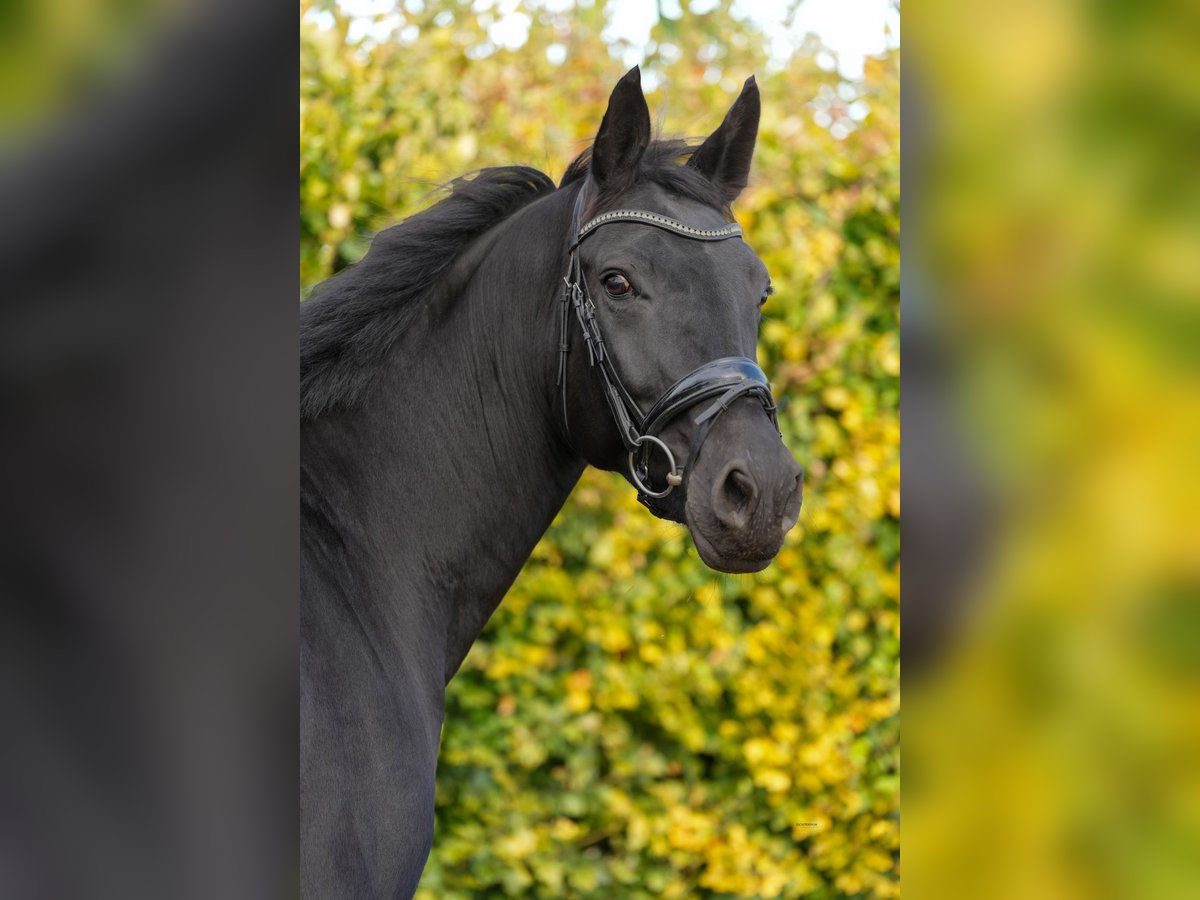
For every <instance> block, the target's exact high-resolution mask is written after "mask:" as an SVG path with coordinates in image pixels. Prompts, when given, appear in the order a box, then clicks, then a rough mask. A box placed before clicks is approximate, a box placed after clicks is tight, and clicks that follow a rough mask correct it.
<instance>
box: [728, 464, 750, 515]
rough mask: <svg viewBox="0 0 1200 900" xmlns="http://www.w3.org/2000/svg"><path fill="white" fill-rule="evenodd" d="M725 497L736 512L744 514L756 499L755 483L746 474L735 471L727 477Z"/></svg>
mask: <svg viewBox="0 0 1200 900" xmlns="http://www.w3.org/2000/svg"><path fill="white" fill-rule="evenodd" d="M725 497H726V498H727V499H728V500H729V505H730V506H731V507H732V508H733V509H734V510H736V511H737V512H744V511H745V509H746V507H747V506H749V505H750V501H751V500H753V499H754V482H753V481H751V480H750V477H749V476H748V475H747V474H746V473H745V472H742V471H741V470H739V469H734V470H733V471H732V472H730V473H729V474H728V475H727V476H726V477H725Z"/></svg>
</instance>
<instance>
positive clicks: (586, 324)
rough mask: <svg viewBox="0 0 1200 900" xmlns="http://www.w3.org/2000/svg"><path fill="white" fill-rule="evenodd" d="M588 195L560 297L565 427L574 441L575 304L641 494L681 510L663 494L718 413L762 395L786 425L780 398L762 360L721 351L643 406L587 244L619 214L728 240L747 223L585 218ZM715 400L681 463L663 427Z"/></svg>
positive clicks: (653, 504) (659, 510)
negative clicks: (610, 326) (621, 362)
mask: <svg viewBox="0 0 1200 900" xmlns="http://www.w3.org/2000/svg"><path fill="white" fill-rule="evenodd" d="M582 198H583V194H582V192H580V195H579V196H578V197H577V198H576V202H575V211H574V214H573V217H572V229H571V243H570V245H569V247H568V251H569V253H570V262H569V264H568V267H567V274H566V276H565V277H564V278H563V282H564V285H563V292H562V300H561V303H560V304H559V310H560V313H559V322H560V328H559V342H558V351H559V357H558V380H557V385H558V386H559V388H560V390H561V392H562V417H563V428H564V429H566V436H567V440H568V441H570V440H571V424H570V421H569V419H568V417H567V355H568V354H569V353H570V350H571V342H570V331H569V328H568V324H567V323H568V320H569V318H570V311H571V310H574V312H575V319H576V321H577V322H578V323H579V330H580V331H582V332H583V339H584V343H585V344H586V345H587V349H588V360H589V363H590V365H591V367H592V368H593V369H595V370H596V371H597V372H598V373H599V375H600V381H601V388H602V390H603V393H604V398H605V400H606V401H607V402H608V408H609V409H610V410H611V412H612V416H613V420H614V421H615V423H616V426H617V431H618V433H619V434H620V436H621V442H622V443H623V444H624V445H625V449H626V450H628V451H629V475H630V477H631V478H632V479H633V483H634V485H635V486H636V487H637V489H638V500H639V502H641V503H642V504H643V505H645V506H646V507H647V508H648V509H649V510H650V511H651V512H653V513H654V514H655V515H659V516H663V517H665V518H675V516H674V515H672V514H671V512H669V511H668V510H667V509H666V508H665V507H664V506H663V505H662V504H660V503H658V502H657V501H659V500H661V499H663V498H664V497H666V496H667V495H668V494H670V493H671V492H672V491H673V490H674V489H675V488H677V487H679V486H680V485H683V484H684V481H685V478H686V474H687V471H688V470H689V467H690V466H691V465H692V464H694V463H695V461H696V458H697V457H698V456H699V454H700V448H701V446H702V445H703V443H704V439H705V438H706V437H708V434H709V432H710V431H711V430H712V427H713V425H714V424H715V423H716V420H717V418H718V417H719V416H720V415H721V413H723V412H724V411H725V410H727V409H728V408H729V406H730V404H732V403H733V401H734V400H737V399H738V398H739V397H745V396H751V395H752V396H754V397H757V398H758V400H759V401H760V402H761V403H762V406H763V409H764V410H765V411H766V413H767V415H768V416H770V418H771V423H772V424H773V425H775V427H776V430H778V428H779V424H778V421H777V419H776V415H775V400H774V398H773V397H772V396H771V386H770V383H769V382H768V381H767V376H766V375H765V374H764V373H763V370H762V369H760V368H759V366H758V363H756V362H755V361H754V360H752V359H749V358H747V357H745V356H727V357H723V358H721V359H714V360H712V361H711V362H707V363H705V364H704V365H702V366H700V367H699V368H697V369H694V370H692V371H691V372H689V373H688V374H687V375H684V376H683V377H682V378H680V379H679V380H678V381H677V382H675V384H673V385H672V386H671V387H669V388H667V390H666V392H664V393H663V395H662V396H661V397H659V398H658V400H657V401H655V403H654V405H653V406H652V407H650V411H649V412H648V413H645V414H643V413H642V411H641V408H640V407H639V406H638V405H637V403H636V402H635V401H634V399H633V397H632V396H630V394H629V391H628V390H626V389H625V385H624V384H622V382H621V377H620V375H618V374H617V370H616V367H615V366H614V365H613V360H612V355H611V354H610V353H609V351H608V348H607V347H606V346H605V343H604V335H603V333H602V332H601V331H600V323H599V321H598V320H597V319H596V306H595V304H594V303H593V302H592V298H591V295H590V293H589V292H588V288H587V281H586V279H585V278H584V277H583V271H582V266H581V263H580V260H579V245H580V244H581V243H583V241H584V240H585V239H586V238H587V237H588V235H590V234H593V233H595V231H596V230H597V229H598V228H600V226H602V225H608V224H611V223H613V222H632V223H636V224H639V225H649V226H653V227H655V228H661V229H663V230H665V231H669V232H671V233H673V234H677V235H680V236H682V237H685V238H689V239H690V240H694V241H724V240H728V239H729V238H734V237H740V236H741V234H742V229H741V228H740V227H739V226H738V225H737V224H736V223H732V224H729V225H725V226H723V227H721V228H694V227H692V226H691V225H686V224H684V223H683V222H680V221H678V220H676V219H672V218H670V217H669V216H664V215H662V214H660V213H652V212H644V211H641V210H635V209H615V210H611V211H609V212H605V213H601V214H600V215H598V216H595V217H594V218H592V219H590V220H588V222H587V223H585V224H584V225H582V226H580V224H579V218H580V208H581V203H582ZM708 400H712V401H713V402H712V403H711V404H709V405H708V406H706V407H705V408H704V409H703V410H702V411H701V412H700V413H699V414H698V415H697V416H695V417H694V418H693V420H692V421H693V424H694V425H695V430H694V432H693V433H692V440H691V446H690V447H689V449H688V456H687V459H686V460H684V464H683V466H682V467H681V466H680V465H678V464H677V463H676V461H675V455H674V454H673V453H672V452H671V448H670V447H668V446H667V444H666V442H665V441H664V440H663V439H662V436H661V435H662V432H663V429H665V428H666V426H667V425H668V424H669V423H670V422H671V421H673V420H674V419H675V418H676V417H678V416H679V415H680V414H682V413H683V412H684V411H686V410H689V409H691V408H692V407H694V406H698V405H700V404H701V403H705V402H706V401H708ZM652 447H657V448H658V449H659V450H661V451H662V453H663V455H664V456H665V457H666V461H667V475H666V486H665V487H663V488H662V490H657V491H656V490H654V489H653V488H652V486H651V485H650V484H649V477H650V476H649V467H650V450H651V448H652ZM686 490H687V488H686V486H685V487H684V491H685V492H686Z"/></svg>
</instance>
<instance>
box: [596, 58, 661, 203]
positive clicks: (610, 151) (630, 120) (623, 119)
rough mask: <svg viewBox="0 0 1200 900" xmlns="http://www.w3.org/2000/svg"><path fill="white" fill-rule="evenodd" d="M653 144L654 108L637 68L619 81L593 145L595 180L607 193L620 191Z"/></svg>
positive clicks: (631, 177) (630, 179)
mask: <svg viewBox="0 0 1200 900" xmlns="http://www.w3.org/2000/svg"><path fill="white" fill-rule="evenodd" d="M649 144H650V109H649V107H647V106H646V98H645V97H644V96H643V95H642V72H641V69H639V68H638V67H637V66H634V67H633V68H632V69H630V70H629V71H628V72H626V73H625V75H624V76H623V77H622V78H621V80H620V81H618V82H617V86H616V87H615V88H613V92H612V96H610V97H609V98H608V109H607V110H605V112H604V119H603V120H602V121H601V122H600V131H599V132H597V134H596V143H595V144H594V145H593V146H592V170H591V171H592V178H593V179H594V180H595V182H596V184H597V185H598V186H599V187H600V189H601V190H603V191H608V190H612V189H617V190H619V189H620V188H621V187H623V186H624V185H626V184H627V183H629V182H631V181H633V173H634V170H635V169H636V168H637V164H638V162H639V161H640V160H641V158H642V154H643V153H645V152H646V147H647V146H649Z"/></svg>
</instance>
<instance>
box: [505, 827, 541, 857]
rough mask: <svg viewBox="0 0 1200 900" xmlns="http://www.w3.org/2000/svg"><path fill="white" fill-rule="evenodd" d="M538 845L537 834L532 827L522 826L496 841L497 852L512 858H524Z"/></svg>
mask: <svg viewBox="0 0 1200 900" xmlns="http://www.w3.org/2000/svg"><path fill="white" fill-rule="evenodd" d="M536 847H537V835H536V834H534V833H533V830H532V829H529V828H522V829H520V830H519V831H515V832H513V833H512V834H508V835H505V836H504V837H502V838H500V840H498V841H497V842H496V852H498V853H499V854H500V855H501V856H507V857H509V858H510V859H524V858H525V857H526V856H528V855H529V854H530V853H532V852H533V851H534V848H536Z"/></svg>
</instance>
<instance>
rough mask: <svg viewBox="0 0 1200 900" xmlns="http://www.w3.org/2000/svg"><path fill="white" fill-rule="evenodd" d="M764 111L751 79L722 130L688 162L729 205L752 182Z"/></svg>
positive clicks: (727, 117) (718, 130)
mask: <svg viewBox="0 0 1200 900" xmlns="http://www.w3.org/2000/svg"><path fill="white" fill-rule="evenodd" d="M761 109H762V104H761V103H760V101H759V98H758V85H757V84H756V83H755V81H754V76H753V75H751V76H750V77H749V78H747V79H746V83H745V84H744V85H742V92H741V93H740V94H738V98H737V99H736V100H734V101H733V106H731V107H729V112H727V113H726V114H725V121H723V122H722V123H721V127H720V128H718V129H717V130H716V131H714V132H713V133H712V134H710V135H709V136H708V137H707V138H706V139H705V141H704V143H703V144H701V145H700V146H699V147H697V148H696V151H695V152H694V153H693V154H692V156H691V158H690V159H689V160H688V165H689V166H695V167H696V168H697V169H699V170H700V171H701V172H702V173H703V174H704V177H705V178H707V179H708V180H709V181H711V182H712V183H713V184H715V185H716V186H717V187H718V188H719V189H720V191H721V196H722V197H724V198H725V202H726V203H733V201H734V200H736V199H737V196H738V194H740V193H741V192H742V189H743V188H744V187H745V186H746V183H747V182H748V181H749V180H750V158H751V157H752V156H754V140H755V138H757V137H758V116H759V113H760V111H761Z"/></svg>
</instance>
